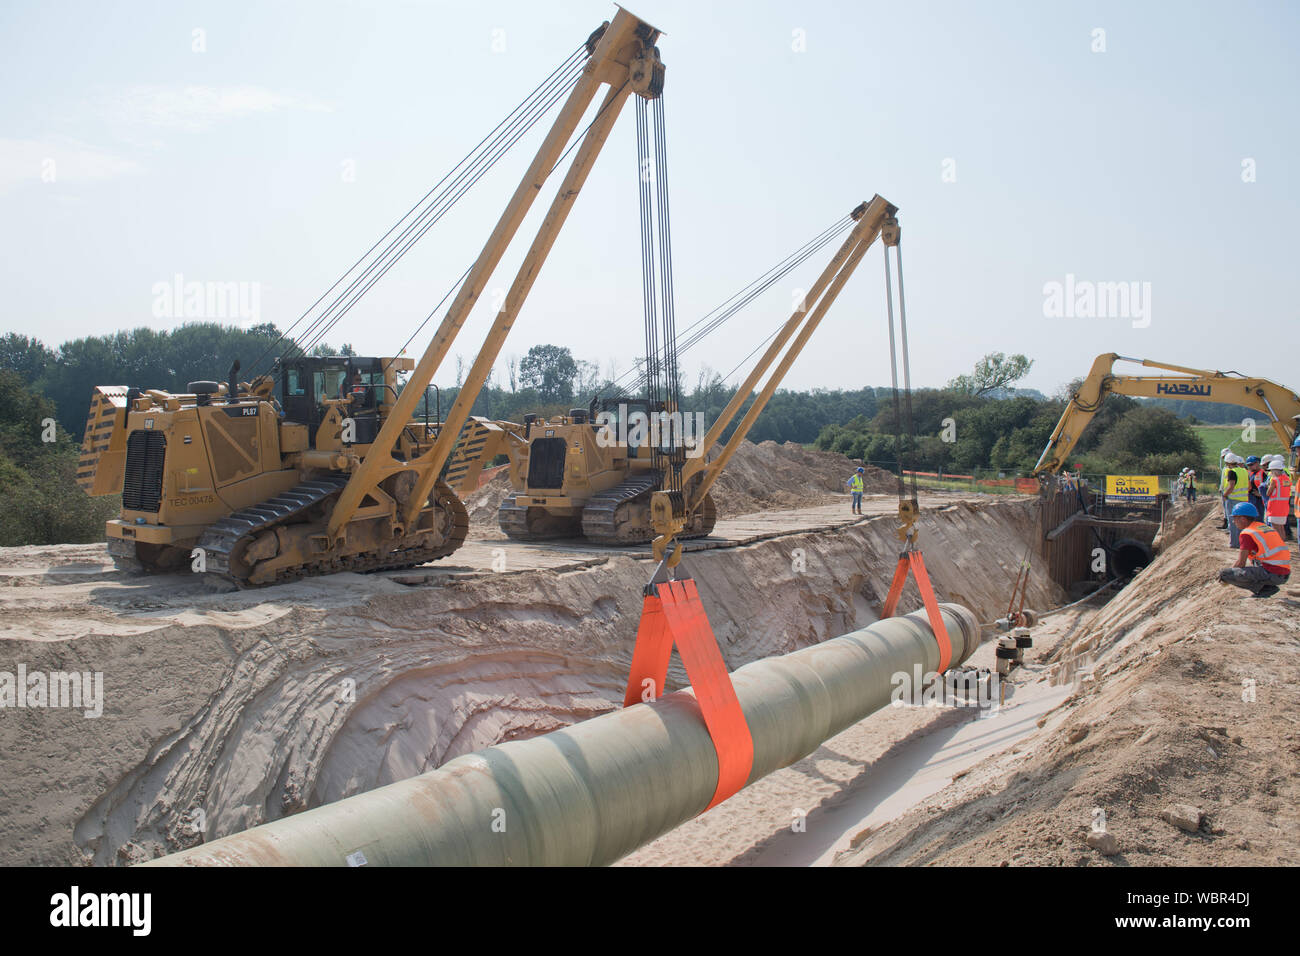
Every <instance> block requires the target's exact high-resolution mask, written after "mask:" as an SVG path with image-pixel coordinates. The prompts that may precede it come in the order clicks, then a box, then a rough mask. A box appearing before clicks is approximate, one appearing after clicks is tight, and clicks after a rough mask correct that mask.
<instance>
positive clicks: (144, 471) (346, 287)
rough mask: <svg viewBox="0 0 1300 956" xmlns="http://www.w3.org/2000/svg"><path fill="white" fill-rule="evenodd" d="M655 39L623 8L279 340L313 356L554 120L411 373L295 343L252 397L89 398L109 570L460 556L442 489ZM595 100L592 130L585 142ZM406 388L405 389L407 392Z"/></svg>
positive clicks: (660, 69)
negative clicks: (449, 398) (510, 269)
mask: <svg viewBox="0 0 1300 956" xmlns="http://www.w3.org/2000/svg"><path fill="white" fill-rule="evenodd" d="M659 35H660V33H659V31H658V30H657V29H656V28H654V27H653V26H651V25H650V24H648V23H645V22H644V21H642V20H640V19H638V18H637V17H636V16H635V15H633V14H631V13H629V12H628V11H626V10H623V9H621V8H620V9H619V10H618V12H617V14H616V15H615V16H614V17H613V19H612V20H611V21H607V22H606V23H604V24H602V25H601V26H600V27H599V28H598V29H596V30H595V31H594V32H593V33H592V34H591V35H590V36H589V37H588V38H587V40H586V42H585V43H583V44H581V45H580V46H579V47H578V48H577V49H576V50H574V51H573V53H571V54H570V55H569V56H568V57H567V58H566V59H565V60H564V61H563V62H562V63H561V64H560V66H559V67H557V68H556V70H555V71H554V72H553V73H552V74H551V76H550V77H548V78H547V80H545V81H543V83H542V84H541V85H540V86H538V87H537V89H536V90H534V91H533V92H532V93H531V94H529V96H528V97H527V98H525V100H524V101H523V102H521V103H520V104H519V106H518V107H516V109H515V110H514V111H513V113H512V115H511V116H508V117H507V118H506V120H503V121H502V123H501V124H499V125H498V127H497V129H496V130H495V131H494V132H493V133H492V134H489V136H488V137H487V138H485V139H484V140H483V142H482V143H480V144H479V146H478V147H476V148H475V150H474V151H472V152H471V153H470V155H469V156H467V157H466V158H465V160H462V162H461V163H460V164H458V166H457V167H456V168H454V169H453V170H452V173H449V174H448V176H447V177H445V178H444V180H443V182H442V183H440V184H439V186H438V187H435V189H433V190H430V192H429V193H428V194H427V195H426V196H425V198H424V199H423V200H421V202H420V203H417V205H416V206H415V207H413V208H412V210H411V211H410V212H408V213H407V215H406V216H404V217H403V219H402V220H399V221H398V223H397V224H396V225H394V227H393V228H392V229H391V230H389V233H388V234H386V235H385V236H384V237H383V238H382V239H381V240H380V242H377V243H376V244H375V246H374V247H372V249H371V251H370V252H369V253H367V255H366V256H363V257H362V259H361V260H358V262H357V263H356V264H355V265H354V266H353V267H352V268H351V269H349V270H348V272H346V273H344V275H343V276H342V277H341V278H340V279H339V280H338V281H337V282H336V283H335V285H334V286H333V287H331V289H330V290H328V291H327V292H326V294H325V295H324V296H322V297H321V299H320V300H318V302H317V303H316V305H319V304H320V303H321V302H323V301H325V300H326V299H327V297H328V296H329V295H330V293H331V292H333V291H334V290H335V289H336V288H341V290H342V291H340V292H339V293H338V295H336V296H335V297H334V298H333V299H332V300H331V301H330V302H329V304H328V305H327V306H326V307H325V309H324V310H323V311H320V312H318V313H314V310H315V309H316V305H314V306H313V307H312V309H309V310H308V311H307V313H304V315H303V317H302V318H300V319H299V320H298V322H295V323H294V326H291V327H290V329H288V330H286V335H287V334H288V333H289V332H292V331H293V329H294V327H295V326H297V325H299V323H302V322H304V320H306V319H307V318H308V316H313V317H312V319H311V321H310V322H309V323H308V324H307V325H306V326H305V329H306V331H305V332H304V333H301V334H302V335H303V336H304V339H310V338H314V341H316V342H319V341H320V338H321V337H322V336H323V335H324V333H325V332H327V331H328V330H329V329H331V328H333V327H334V324H335V323H337V321H338V320H339V319H340V318H341V317H342V316H343V315H345V314H346V313H347V311H348V310H349V309H350V308H351V307H352V306H353V305H354V304H355V302H356V300H357V299H358V298H360V296H361V295H362V294H364V292H365V291H366V290H367V289H369V288H370V286H371V285H373V284H374V282H375V281H377V279H378V278H379V277H381V276H382V275H383V274H384V273H385V272H386V271H387V270H388V268H390V267H391V265H392V264H393V262H395V261H396V260H397V259H399V258H400V257H401V256H402V255H404V254H405V252H406V251H407V249H409V248H410V246H411V245H412V244H413V243H414V242H415V241H416V240H418V238H419V237H420V236H421V235H423V233H424V231H426V230H427V229H428V228H429V226H430V225H432V224H433V223H434V222H436V221H437V220H438V219H439V218H440V217H441V216H442V214H443V213H445V212H446V210H447V208H449V207H450V206H451V205H452V204H453V203H455V201H456V200H457V199H458V198H459V196H460V195H461V194H463V192H464V191H465V190H466V189H467V188H468V185H472V184H473V183H474V182H477V180H478V178H480V177H481V176H482V175H483V173H484V172H485V171H486V170H487V169H490V168H491V167H492V166H493V165H494V164H495V163H496V162H497V160H499V159H500V158H501V156H502V155H504V153H505V152H506V151H507V150H508V149H509V148H510V146H511V145H512V144H513V143H514V142H515V141H517V140H518V138H519V137H520V136H521V135H522V134H523V133H524V132H526V131H527V129H529V128H530V127H531V126H532V125H533V124H535V123H536V122H537V121H538V119H540V118H541V117H543V116H545V115H546V114H547V113H548V112H549V111H550V110H551V109H552V107H554V106H555V105H557V104H562V105H560V106H559V111H558V115H557V116H556V119H555V121H554V123H553V125H552V126H551V128H550V130H549V132H548V133H547V135H546V137H545V139H544V141H543V142H542V144H541V147H540V148H539V149H538V151H537V154H536V156H535V157H534V158H533V161H532V163H531V165H530V166H529V168H528V170H527V172H526V173H525V175H524V177H523V180H522V181H521V182H520V184H519V186H518V188H517V189H516V190H515V193H514V195H513V197H512V199H511V200H510V203H509V205H508V206H507V207H506V210H505V212H504V213H503V214H502V216H501V218H500V219H499V221H498V222H497V224H496V226H495V228H494V229H493V231H492V234H491V235H490V237H489V238H488V240H487V242H486V244H485V245H484V247H483V249H482V251H481V252H480V253H479V255H478V257H477V259H476V260H475V261H474V263H473V265H472V266H471V267H470V269H469V270H468V271H467V272H466V274H465V276H464V278H463V280H462V281H461V282H459V283H458V291H456V292H455V297H454V298H453V299H452V301H451V304H450V306H449V307H448V309H447V312H446V313H445V315H444V317H443V319H442V321H441V323H440V325H439V326H438V328H437V330H436V331H435V333H434V335H433V339H432V341H431V342H430V343H429V345H428V347H427V349H426V350H425V352H424V355H423V357H422V358H421V359H420V361H419V362H418V364H417V363H416V362H414V361H412V360H410V359H406V358H388V359H381V358H366V359H360V358H342V357H331V358H323V359H321V358H308V357H306V356H305V355H302V354H298V355H297V356H295V354H294V352H295V350H297V351H298V352H299V353H301V352H302V351H305V350H306V349H309V348H310V346H311V344H312V343H311V341H304V342H303V343H301V344H300V345H295V346H293V347H292V348H289V349H286V351H285V352H284V353H283V354H282V355H281V356H280V357H279V359H277V360H276V362H275V364H274V366H273V368H272V370H271V371H270V372H269V373H267V374H263V375H258V376H254V377H253V378H252V380H251V381H250V382H244V383H241V382H238V381H237V380H236V379H237V372H238V363H236V364H235V368H234V369H232V370H231V373H230V375H229V376H228V380H227V381H226V382H224V383H218V382H192V383H190V385H189V386H188V388H187V389H186V391H185V392H183V393H176V394H173V393H171V392H167V391H163V390H161V389H139V388H126V387H122V386H107V387H104V386H101V387H100V388H98V389H97V390H96V391H95V394H94V397H93V399H92V403H91V412H90V417H89V420H88V421H87V431H86V438H85V442H84V444H83V460H82V468H81V474H80V479H81V482H82V486H83V487H84V488H85V489H86V490H87V491H88V492H90V493H91V494H110V493H115V492H120V493H121V494H122V514H121V516H120V517H119V518H117V519H115V520H113V521H110V522H108V540H109V550H110V553H111V554H112V555H113V557H114V560H115V561H117V562H118V563H119V564H120V565H121V566H123V567H126V568H130V569H137V568H138V569H143V570H169V569H172V568H177V567H184V566H186V565H188V566H189V567H191V568H193V569H194V570H196V571H202V572H204V573H206V574H207V575H209V576H211V577H213V578H216V579H217V580H218V581H220V582H223V583H225V584H234V585H237V586H250V585H265V584H271V583H274V582H278V581H284V580H289V579H292V578H297V577H301V576H303V575H312V574H325V573H330V572H334V571H342V570H371V569H378V568H394V567H404V566H409V565H412V564H418V563H422V562H424V561H429V560H432V559H436V558H440V557H444V556H446V555H448V554H451V553H452V552H453V551H455V550H456V548H457V547H459V546H460V544H461V542H462V541H463V540H464V538H465V532H466V527H467V523H466V513H465V508H464V505H463V504H462V503H461V501H460V500H459V498H457V496H456V494H455V493H454V492H453V491H452V489H451V487H449V486H448V484H447V483H446V482H445V481H443V480H441V474H442V471H443V469H444V466H445V465H446V464H447V463H448V460H449V458H450V457H451V454H452V451H453V448H454V447H455V445H456V443H457V439H458V438H459V436H460V433H461V430H462V428H463V426H464V425H465V424H466V422H467V420H468V418H469V411H470V408H471V406H472V405H473V402H474V400H475V398H476V397H477V395H478V393H479V391H480V389H481V388H482V387H483V383H484V381H485V380H486V378H487V376H488V373H489V372H490V370H491V368H492V366H493V364H494V363H495V362H496V360H497V357H498V355H499V354H500V350H501V347H502V345H503V344H504V342H505V338H506V335H507V333H508V332H509V330H510V328H511V326H512V325H513V324H514V321H515V318H516V317H517V315H518V313H519V310H520V308H521V306H522V305H523V303H524V300H525V299H526V297H527V295H528V293H529V291H530V290H531V288H532V285H533V282H534V281H535V280H536V278H537V275H538V273H539V271H540V269H541V266H542V264H543V263H544V261H545V259H546V256H547V254H548V253H549V252H550V249H551V247H552V245H553V244H554V242H555V239H556V236H557V235H558V233H559V231H560V229H561V227H562V226H563V225H564V222H565V220H566V218H567V217H568V214H569V212H570V211H571V210H572V208H573V204H574V201H575V200H576V198H577V196H578V194H579V192H580V191H581V189H582V186H583V184H584V183H585V181H586V178H587V175H588V173H589V172H590V170H591V166H592V164H593V163H594V161H595V159H596V157H597V156H598V155H599V153H600V151H601V147H602V146H603V145H604V143H605V141H606V139H607V138H608V136H609V133H610V130H611V129H612V127H613V125H614V122H615V120H616V119H617V118H618V115H619V113H620V112H621V111H622V107H623V106H624V105H625V104H626V102H627V100H628V98H629V97H631V96H633V95H635V97H636V99H637V102H638V103H643V102H644V101H647V100H655V101H658V100H659V97H660V94H661V92H662V90H663V83H664V66H663V63H662V62H661V61H660V59H659V50H658V48H657V47H656V46H655V43H656V41H657V40H658V38H659ZM602 88H604V89H605V94H604V96H603V97H602V98H600V100H599V107H598V109H597V110H596V111H595V116H594V118H593V119H591V121H590V122H589V124H588V125H587V126H586V127H585V128H583V127H581V124H582V121H583V120H584V118H585V114H586V113H587V110H588V108H589V107H590V106H592V105H593V104H594V103H596V102H597V94H598V93H599V92H600V90H601V89H602ZM580 128H581V130H582V131H581V132H580V133H579V132H578V131H579V129H580ZM575 133H577V134H578V135H577V136H576V138H575ZM571 139H572V140H573V142H572V143H570V140H571ZM570 153H571V154H572V156H573V158H572V161H571V162H570V164H569V167H568V170H567V171H566V172H565V174H564V177H563V181H562V182H561V184H560V186H559V188H558V190H557V192H556V194H555V198H554V199H553V201H552V203H551V205H550V208H549V210H548V211H547V214H546V216H545V218H544V220H543V221H542V224H541V226H540V227H539V229H538V232H537V235H536V237H535V238H534V239H533V242H532V244H531V246H530V247H529V249H528V250H527V252H526V253H525V255H524V257H523V261H522V264H521V266H520V268H519V270H518V272H517V274H516V276H515V278H514V281H513V283H512V284H511V285H510V287H509V291H508V292H507V294H506V297H505V300H504V302H503V304H502V305H501V307H500V309H499V310H498V311H497V313H496V315H495V317H494V319H493V322H492V325H491V328H490V330H489V332H488V334H487V337H486V339H485V341H484V344H483V346H482V348H481V349H480V350H479V352H478V353H477V355H476V357H475V360H474V363H473V365H472V367H471V368H470V370H469V372H468V374H467V376H466V378H465V381H464V383H463V385H462V387H461V389H460V392H459V394H458V395H457V397H456V400H455V402H454V403H453V405H452V407H451V409H450V410H449V411H448V414H447V418H446V420H445V421H444V422H441V423H438V422H430V421H429V420H428V418H427V414H426V416H425V417H424V419H423V420H422V419H421V418H420V416H419V414H418V413H419V408H420V405H421V402H424V403H425V405H426V409H427V390H428V387H429V385H430V382H431V381H432V379H433V376H434V373H435V372H436V371H437V370H438V368H439V367H440V366H441V364H442V362H443V360H444V359H445V358H446V356H447V355H448V353H449V351H450V349H451V347H452V344H453V342H454V340H455V338H456V336H457V334H458V333H459V331H460V329H461V328H462V327H463V325H464V323H465V321H466V318H467V316H468V314H469V312H470V309H471V308H472V307H473V305H474V304H475V303H476V302H477V301H478V299H479V298H480V296H481V295H482V293H483V291H484V289H485V288H487V287H488V282H489V280H490V279H491V277H492V273H493V271H494V270H495V269H496V267H497V264H498V263H499V262H500V260H501V257H502V255H503V254H504V252H505V250H506V248H507V247H508V246H509V244H510V242H511V240H512V239H513V238H514V236H515V234H516V232H517V231H518V229H519V227H520V225H521V223H522V221H523V219H524V217H525V216H526V214H527V213H528V211H529V209H530V208H531V206H532V204H533V201H534V199H535V198H536V197H537V196H538V195H539V193H540V191H541V189H542V186H543V185H544V184H545V182H546V180H547V179H548V178H549V177H550V175H551V173H552V172H553V171H554V170H555V169H556V167H557V166H558V165H560V164H561V163H562V162H563V160H564V158H565V157H566V156H568V155H570ZM453 174H454V175H453ZM467 184H468V185H467ZM390 236H391V237H392V239H391V241H389V242H388V244H387V245H384V242H385V240H388V239H389V237H390ZM381 249H382V251H378V252H376V250H381ZM350 277H351V278H350ZM450 295H451V293H449V297H450ZM417 331H418V330H417ZM399 373H409V375H410V377H409V378H408V379H406V380H405V381H402V380H401V379H399V377H398V376H399ZM277 383H278V387H277Z"/></svg>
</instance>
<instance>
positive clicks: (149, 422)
mask: <svg viewBox="0 0 1300 956" xmlns="http://www.w3.org/2000/svg"><path fill="white" fill-rule="evenodd" d="M144 427H145V428H153V419H152V418H146V419H145V420H144Z"/></svg>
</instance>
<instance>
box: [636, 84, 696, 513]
mask: <svg viewBox="0 0 1300 956" xmlns="http://www.w3.org/2000/svg"><path fill="white" fill-rule="evenodd" d="M653 103H654V106H653V114H654V115H653V122H651V120H652V117H651V115H650V113H651V107H649V106H648V105H647V102H646V100H645V99H644V98H641V97H638V98H637V103H636V138H637V181H638V190H637V191H638V194H639V199H640V223H641V296H642V307H643V310H644V313H645V349H646V351H645V361H646V366H645V381H646V397H647V399H648V400H649V402H650V411H651V412H652V413H654V412H660V411H665V412H677V411H680V403H681V394H680V393H681V381H680V375H679V370H678V364H677V359H678V348H677V344H678V343H677V318H676V312H675V309H674V305H673V263H672V221H671V218H670V215H669V205H668V141H667V128H666V126H667V124H666V123H665V120H664V106H663V95H662V94H661V95H660V96H658V97H656V98H655V99H654V100H653ZM651 127H653V129H652V128H651ZM652 148H653V150H654V155H653V157H651V154H650V151H651V149H652ZM652 183H653V192H652V190H651V184H652ZM656 272H657V273H658V276H657V280H658V281H657V285H656ZM661 343H662V344H661ZM673 421H674V420H673V419H671V418H670V419H668V422H669V434H668V435H666V436H665V435H660V437H659V441H657V442H656V443H655V445H654V449H653V452H652V458H653V462H654V468H655V470H657V471H658V472H659V473H660V474H661V475H663V482H662V487H663V489H664V490H665V491H668V492H670V493H671V494H673V495H674V503H675V504H680V497H681V495H680V493H681V490H682V468H683V467H684V466H685V464H686V448H685V445H684V444H683V442H682V437H683V436H681V435H678V434H674V433H673V426H672V423H673Z"/></svg>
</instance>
